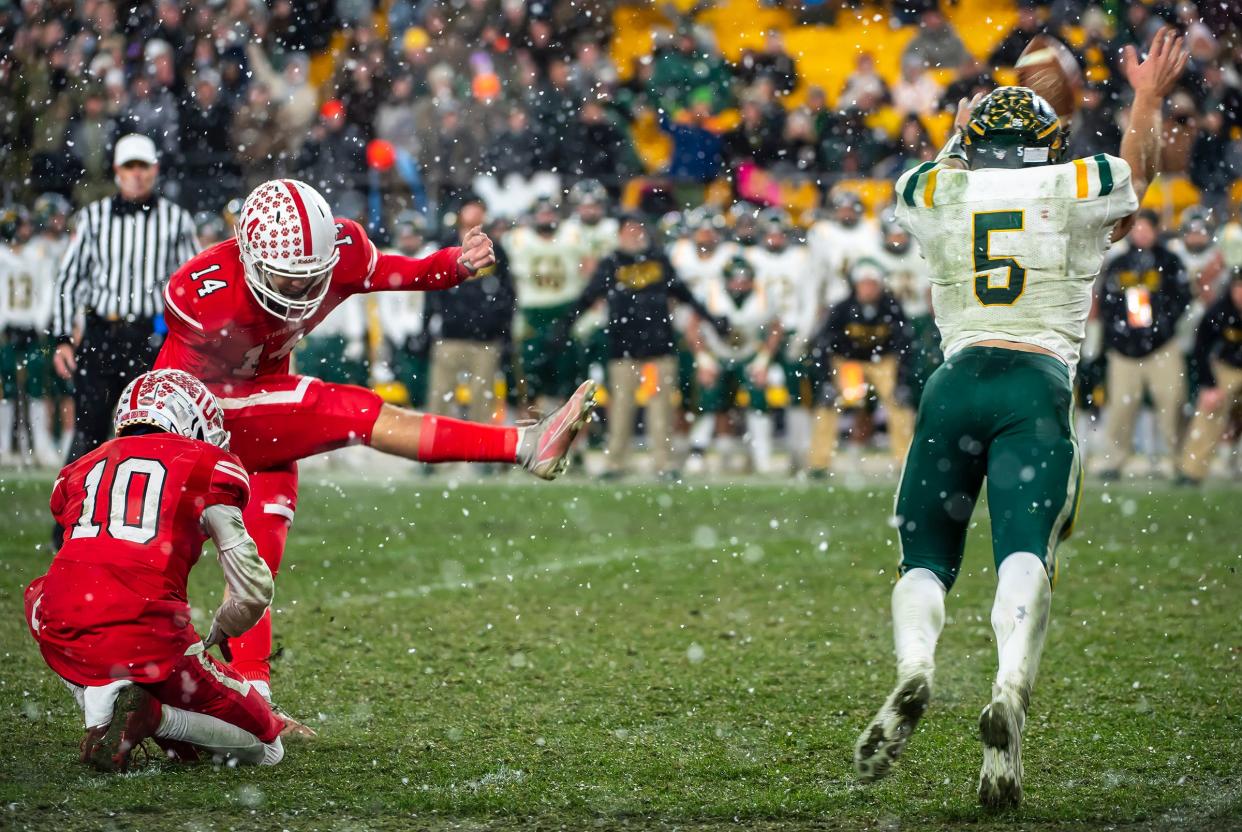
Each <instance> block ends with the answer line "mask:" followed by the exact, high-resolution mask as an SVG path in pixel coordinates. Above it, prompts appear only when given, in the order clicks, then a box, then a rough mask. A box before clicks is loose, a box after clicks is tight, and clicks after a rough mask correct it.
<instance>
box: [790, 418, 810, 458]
mask: <svg viewBox="0 0 1242 832" xmlns="http://www.w3.org/2000/svg"><path fill="white" fill-rule="evenodd" d="M785 435H786V437H787V440H786V441H787V443H788V445H789V455H790V456H792V457H793V458H794V460H795V462H798V463H800V462H801V461H802V460H804V459H806V454H807V451H808V450H809V449H810V447H811V411H810V410H809V409H808V408H805V407H803V406H802V405H800V404H791V405H790V406H789V407H788V408H786V410H785Z"/></svg>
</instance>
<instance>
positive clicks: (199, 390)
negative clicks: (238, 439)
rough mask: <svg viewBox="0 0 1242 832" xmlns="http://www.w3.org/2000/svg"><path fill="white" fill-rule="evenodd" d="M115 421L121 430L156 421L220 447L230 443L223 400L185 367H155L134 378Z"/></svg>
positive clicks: (124, 394)
mask: <svg viewBox="0 0 1242 832" xmlns="http://www.w3.org/2000/svg"><path fill="white" fill-rule="evenodd" d="M112 423H113V425H114V426H115V428H116V430H117V432H118V433H119V432H120V431H121V428H124V427H126V426H128V425H153V426H155V427H157V428H159V429H161V430H166V431H168V432H169V433H175V434H178V435H180V436H185V437H187V438H189V439H197V440H199V441H200V442H210V443H211V444H212V445H215V446H216V447H217V448H224V449H225V450H228V447H229V433H228V431H226V430H225V429H224V413H223V411H222V410H221V409H220V403H219V402H217V401H216V397H215V396H213V395H212V394H211V391H210V390H208V389H207V385H205V384H203V383H202V382H201V381H199V380H198V379H197V378H195V377H194V376H192V375H190V374H189V373H187V372H184V371H182V370H152V371H151V372H149V373H143V374H142V375H140V376H138V378H136V379H134V380H133V381H131V382H130V383H129V385H128V386H127V387H126V388H125V392H124V393H122V394H121V400H120V401H119V402H117V406H116V413H115V414H114V415H113V419H112Z"/></svg>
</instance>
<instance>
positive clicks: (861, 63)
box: [837, 52, 888, 113]
mask: <svg viewBox="0 0 1242 832" xmlns="http://www.w3.org/2000/svg"><path fill="white" fill-rule="evenodd" d="M886 100H888V85H887V84H885V83H884V79H883V78H881V77H880V73H879V72H877V71H876V68H875V56H873V55H872V54H871V53H870V52H862V53H860V54H859V56H858V58H857V59H856V60H855V62H854V71H853V72H851V73H850V76H849V78H846V79H845V89H843V90H842V91H841V96H840V98H838V99H837V106H838V107H839V108H841V109H842V110H845V109H850V108H854V109H858V110H862V111H863V112H868V113H869V112H872V111H874V110H876V109H878V108H879V107H880V105H881V104H883V103H884V102H885V101H886Z"/></svg>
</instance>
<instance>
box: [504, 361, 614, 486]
mask: <svg viewBox="0 0 1242 832" xmlns="http://www.w3.org/2000/svg"><path fill="white" fill-rule="evenodd" d="M595 387H596V384H595V382H593V381H584V382H582V384H580V385H579V386H578V389H577V390H575V391H574V394H573V395H572V396H570V397H569V401H567V402H565V404H563V405H561V406H560V407H559V408H557V409H556V411H555V412H553V413H551V414H549V415H547V416H545V417H543V418H542V419H540V420H539V421H538V422H536V423H535V424H533V425H531V426H530V427H528V428H525V429H524V432H523V434H522V440H521V443H520V444H519V445H518V462H519V463H521V465H522V467H523V468H525V469H526V470H527V471H530V472H531V473H532V474H534V475H535V476H536V477H539V478H540V479H544V480H554V479H556V478H557V477H559V476H560V475H561V474H563V473H565V469H566V468H568V467H569V451H570V448H572V447H573V444H574V439H575V438H576V437H577V436H578V431H580V430H582V426H583V425H585V424H586V423H587V421H588V420H590V418H591V411H592V410H594V409H595Z"/></svg>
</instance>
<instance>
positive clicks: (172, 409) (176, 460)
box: [25, 370, 284, 771]
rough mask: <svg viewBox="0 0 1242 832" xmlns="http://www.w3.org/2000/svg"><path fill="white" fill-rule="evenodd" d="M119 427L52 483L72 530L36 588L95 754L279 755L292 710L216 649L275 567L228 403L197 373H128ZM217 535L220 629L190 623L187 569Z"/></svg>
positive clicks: (33, 598)
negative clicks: (264, 556)
mask: <svg viewBox="0 0 1242 832" xmlns="http://www.w3.org/2000/svg"><path fill="white" fill-rule="evenodd" d="M113 422H114V425H115V427H116V438H115V439H113V440H111V441H109V442H106V443H104V444H103V445H101V446H100V447H99V448H97V449H96V450H94V451H92V452H91V453H89V454H87V455H86V456H83V457H82V458H80V459H78V460H77V461H75V462H72V463H70V464H69V465H68V466H66V467H65V468H64V470H62V471H61V472H60V477H59V478H58V479H57V480H56V484H55V485H54V486H53V487H52V501H51V507H52V514H54V515H55V516H56V520H57V521H58V522H59V523H60V524H61V525H62V526H64V528H65V530H66V533H65V542H64V545H62V546H61V548H60V551H58V552H57V553H56V556H55V558H53V560H52V566H51V568H50V569H49V570H48V573H47V574H46V575H44V576H43V577H41V578H37V579H35V580H34V581H33V582H32V583H31V584H30V586H29V587H28V588H27V589H26V598H25V601H26V621H27V623H28V624H29V626H30V628H31V632H32V634H33V635H34V637H35V641H36V642H38V644H39V650H40V651H41V652H42V654H43V658H44V660H45V661H46V662H47V664H48V666H49V667H50V668H52V670H54V671H55V672H56V673H57V674H58V675H59V676H60V677H61V678H62V679H64V680H65V681H66V682H67V683H68V685H69V688H70V690H71V691H72V692H73V694H74V698H75V699H77V701H78V704H79V706H80V707H82V709H83V711H84V713H85V717H86V735H85V736H84V737H83V739H82V746H81V752H82V762H84V763H85V762H89V763H91V764H93V765H94V766H95V767H96V768H99V769H101V770H105V771H113V770H117V769H119V770H122V771H124V770H125V769H126V768H128V767H129V761H130V754H131V753H132V752H133V750H134V748H136V747H137V746H138V745H140V744H141V743H142V742H143V741H144V740H146V739H148V738H154V739H155V740H156V742H157V743H159V744H160V745H161V747H163V748H165V750H167V751H171V752H175V753H176V754H177V755H178V756H182V757H183V759H184V758H186V757H188V758H190V759H193V757H194V756H195V755H196V753H197V752H196V750H192V749H187V748H186V747H185V744H187V743H188V744H189V745H190V746H194V747H195V748H203V749H206V750H208V751H210V752H212V753H214V754H219V755H222V756H224V757H226V758H230V759H233V760H236V761H237V762H245V763H257V764H262V765H275V764H276V763H278V762H280V760H281V758H282V757H283V756H284V750H283V748H282V746H281V741H280V732H281V729H282V728H283V723H282V722H281V721H280V720H279V719H278V718H277V716H276V715H275V714H274V713H273V711H272V709H271V707H270V706H269V705H268V703H267V702H266V701H265V700H264V699H263V697H262V696H260V695H259V693H258V691H256V690H254V688H253V686H252V685H251V684H250V683H249V682H246V681H245V680H243V679H242V678H241V677H240V676H239V675H237V673H236V672H235V671H233V670H232V669H230V668H229V667H227V666H226V665H223V664H221V663H220V662H218V661H216V660H215V659H214V658H212V657H211V656H210V655H208V654H207V652H206V651H207V648H208V647H210V646H212V645H213V644H217V643H220V642H222V641H223V640H224V639H226V638H227V637H228V636H231V635H238V634H240V633H242V632H245V631H246V630H247V629H249V628H250V627H251V626H252V625H253V624H254V623H255V622H256V621H258V620H259V617H260V616H261V615H262V614H263V612H264V610H266V609H267V606H268V604H270V603H271V601H272V573H271V572H270V571H269V570H268V568H267V566H266V565H265V564H264V563H263V561H262V560H261V559H260V558H259V553H258V550H257V549H256V547H255V543H254V541H253V540H252V539H251V538H250V536H249V535H248V534H246V527H245V526H244V525H243V523H242V509H243V508H245V506H246V501H247V499H249V495H250V491H249V486H248V484H247V480H246V472H245V471H243V470H242V468H241V465H240V464H239V461H238V459H237V457H235V456H233V455H232V454H230V453H229V452H228V440H229V436H228V433H227V432H226V431H225V430H224V423H223V420H222V418H221V414H220V408H219V405H218V404H217V403H216V401H215V398H214V397H213V396H212V395H211V393H210V392H208V390H207V388H206V387H205V386H204V385H203V384H202V383H201V382H200V381H199V380H198V379H196V378H194V377H193V376H191V375H189V374H188V373H182V372H179V371H176V370H155V371H154V372H150V373H144V374H143V375H141V376H139V377H138V378H136V379H134V380H133V381H131V382H130V383H129V386H128V387H126V388H125V392H124V393H122V395H121V401H120V403H119V404H118V406H117V410H116V414H115V417H114V419H113ZM208 537H210V538H211V539H212V541H213V542H214V543H215V545H216V550H217V551H218V552H219V557H220V565H221V567H222V568H223V571H224V581H225V586H226V587H227V592H226V594H225V599H224V602H223V603H222V604H221V605H220V608H219V609H218V610H217V611H216V614H215V617H214V618H213V619H212V622H211V630H210V631H209V634H208V636H207V639H206V640H205V641H204V640H200V639H199V636H198V634H197V633H196V632H195V631H194V627H193V626H192V625H191V624H190V604H189V601H188V600H187V591H186V582H187V580H188V578H189V573H190V569H192V568H193V566H194V564H195V563H196V562H197V561H198V558H199V556H200V555H201V554H202V548H203V542H204V540H206V538H208Z"/></svg>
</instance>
